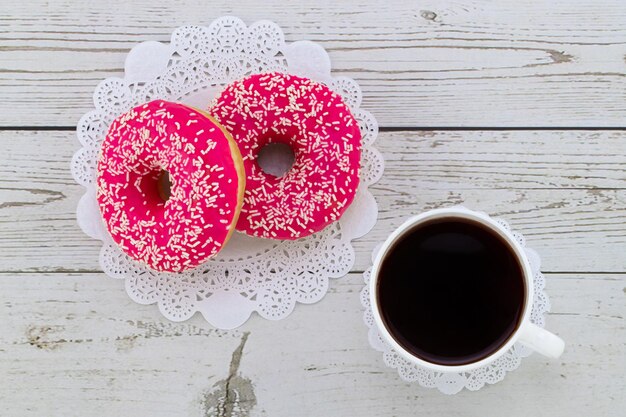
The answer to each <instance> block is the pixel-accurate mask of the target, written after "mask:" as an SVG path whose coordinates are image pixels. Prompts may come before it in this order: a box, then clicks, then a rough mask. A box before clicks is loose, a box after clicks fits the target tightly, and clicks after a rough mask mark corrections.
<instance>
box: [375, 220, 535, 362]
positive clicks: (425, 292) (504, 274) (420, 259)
mask: <svg viewBox="0 0 626 417" xmlns="http://www.w3.org/2000/svg"><path fill="white" fill-rule="evenodd" d="M377 297H378V304H379V310H380V315H381V316H382V319H383V322H384V325H385V326H386V328H387V330H388V331H389V333H390V334H391V336H392V337H393V338H394V339H395V340H396V341H397V342H398V343H399V344H400V346H402V347H403V348H404V349H406V350H407V351H408V352H410V353H411V354H413V355H415V356H417V357H419V358H421V359H423V360H425V361H428V362H431V363H435V364H440V365H464V364H468V363H472V362H476V361H479V360H481V359H483V358H485V357H487V356H489V355H491V354H492V353H494V352H495V351H497V350H498V349H499V348H500V347H501V346H502V345H504V344H505V343H506V342H507V340H508V339H509V338H510V337H511V336H512V335H513V333H515V330H516V329H517V327H518V326H519V323H520V320H521V318H522V315H523V312H524V311H523V310H524V303H525V297H526V290H525V284H524V270H523V267H522V265H521V263H520V260H519V259H518V257H517V256H516V254H515V251H514V250H513V248H512V247H511V246H510V244H509V243H508V242H507V241H506V240H504V238H502V237H501V236H500V235H499V234H497V232H495V231H494V230H491V229H490V228H489V227H488V226H485V225H483V224H481V223H478V222H476V221H473V220H468V219H463V218H455V217H452V218H446V219H435V220H430V221H426V222H424V223H421V224H418V225H416V226H415V227H414V228H412V229H409V230H407V231H405V232H404V233H403V234H402V235H401V236H400V237H399V238H398V239H397V240H396V241H395V242H394V243H393V244H392V246H390V247H389V249H388V250H387V252H386V254H385V255H384V258H383V260H382V263H381V266H380V270H379V272H378V287H377Z"/></svg>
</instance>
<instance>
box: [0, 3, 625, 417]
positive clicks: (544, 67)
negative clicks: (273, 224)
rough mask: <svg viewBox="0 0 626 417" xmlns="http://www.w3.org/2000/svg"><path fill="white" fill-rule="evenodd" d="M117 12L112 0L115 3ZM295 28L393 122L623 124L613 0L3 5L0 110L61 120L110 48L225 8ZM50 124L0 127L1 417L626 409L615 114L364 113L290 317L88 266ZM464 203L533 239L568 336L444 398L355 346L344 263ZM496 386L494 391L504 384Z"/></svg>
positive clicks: (73, 191) (621, 159)
mask: <svg viewBox="0 0 626 417" xmlns="http://www.w3.org/2000/svg"><path fill="white" fill-rule="evenodd" d="M120 12H123V13H120ZM227 13H230V14H236V15H239V16H241V17H242V18H244V19H245V20H246V21H248V22H251V21H254V20H258V19H261V18H270V19H273V20H275V21H276V22H277V23H279V24H280V25H281V27H283V28H284V30H285V33H286V35H287V37H288V39H289V40H297V39H304V38H306V39H312V40H315V41H319V42H322V43H323V45H324V46H325V47H326V48H327V49H328V50H329V51H330V53H331V57H332V59H333V61H334V67H336V68H338V70H339V72H341V73H344V74H346V75H349V76H352V77H354V78H355V79H357V80H358V81H359V84H360V85H362V86H363V91H364V100H365V103H366V105H365V107H367V108H368V110H371V111H373V112H374V113H375V114H376V116H377V118H378V120H379V121H380V123H381V126H382V128H383V130H384V128H386V127H390V126H407V127H409V128H411V127H417V126H453V127H455V126H456V127H458V126H463V125H474V126H477V125H482V126H495V127H498V126H500V127H502V126H619V125H623V121H624V120H626V118H625V117H624V116H626V107H625V104H624V103H626V101H625V100H624V91H625V90H626V88H625V87H626V85H625V84H624V80H625V78H624V75H623V74H624V73H626V61H624V55H626V46H625V44H624V39H626V29H625V27H624V24H623V23H624V19H625V18H626V4H625V3H624V2H622V1H620V0H601V1H594V2H592V1H580V2H567V1H564V0H557V1H553V2H550V3H546V2H520V1H518V0H516V1H514V0H506V1H499V2H482V1H473V0H443V1H430V0H428V1H416V2H405V1H400V0H391V1H388V2H386V3H385V7H380V5H379V3H373V2H372V3H370V4H366V3H359V2H356V1H349V2H329V3H328V2H327V3H323V4H320V5H312V4H310V3H304V2H288V3H285V2H279V1H277V0H268V1H264V2H253V1H250V0H246V1H243V2H237V3H236V4H234V3H233V2H225V1H222V0H217V1H215V2H212V3H211V7H208V6H207V4H204V3H201V2H191V1H183V5H181V4H180V3H178V2H175V3H168V4H165V5H163V7H162V8H157V7H155V6H154V5H153V3H152V2H147V1H146V0H139V1H137V2H133V3H132V5H131V4H130V3H128V2H124V1H121V0H119V1H118V0H112V1H110V2H106V3H97V4H96V3H93V4H89V5H88V6H87V5H77V4H76V3H75V2H74V3H72V2H69V1H67V0H59V1H55V2H43V0H37V1H33V2H13V3H11V4H8V3H7V4H6V5H3V15H4V16H5V19H4V20H3V21H2V22H3V23H2V29H3V39H2V41H0V51H2V53H0V73H1V75H0V126H41V127H45V126H73V125H74V124H75V123H76V121H77V119H78V117H79V116H80V115H81V114H83V113H84V112H85V111H86V110H87V109H88V108H89V107H90V97H91V93H92V91H93V88H94V86H95V85H96V84H97V82H98V81H99V80H100V79H102V78H104V77H107V76H111V75H115V74H116V73H118V74H119V73H120V72H121V68H122V63H123V57H124V55H125V54H126V52H127V50H128V49H129V48H130V47H131V46H132V45H134V44H135V43H137V42H140V41H143V40H161V41H165V40H167V39H168V37H169V33H170V32H171V30H172V29H173V28H175V27H177V26H179V25H182V24H187V23H200V24H206V23H207V22H209V21H211V20H212V19H213V18H214V17H216V16H219V15H223V14H227ZM74 137H75V135H74V132H69V131H44V130H39V131H37V130H35V131H16V130H4V131H0V151H1V152H0V318H1V320H0V323H1V324H0V375H1V377H0V404H2V407H3V412H2V413H1V414H2V415H7V416H40V415H51V416H56V415H64V416H65V415H67V416H74V415H79V416H81V417H89V416H120V415H132V416H144V415H150V416H172V415H184V416H194V417H195V416H202V417H207V416H270V417H276V416H290V417H310V416H329V417H333V416H357V415H358V416H405V415H446V416H490V415H495V416H499V415H503V414H507V415H510V416H534V415H550V416H563V417H566V416H567V417H570V416H575V415H584V416H591V415H593V416H596V415H597V416H610V417H611V416H621V415H623V410H624V409H626V397H625V396H624V395H623V390H624V387H625V386H626V376H625V375H626V361H625V358H626V344H625V343H626V342H625V341H626V330H625V327H624V315H625V314H626V174H625V172H626V171H625V168H626V132H624V131H483V132H480V131H463V130H457V131H434V132H433V131H415V130H414V131H394V132H388V131H387V132H382V133H381V134H380V142H379V148H380V149H381V151H382V152H383V154H384V155H385V158H386V167H387V168H386V172H385V176H384V177H383V179H382V180H381V181H380V182H379V183H378V184H377V186H376V187H375V188H374V190H373V192H374V193H375V194H376V197H377V200H378V201H379V202H380V210H381V211H380V221H379V223H378V224H377V225H376V227H375V229H374V230H373V231H372V232H371V233H370V234H368V235H367V236H366V237H364V238H363V239H361V240H359V241H358V242H357V244H356V249H357V262H356V265H355V271H354V273H351V274H349V275H348V276H347V277H345V278H342V279H339V280H335V281H332V283H331V288H330V290H329V293H328V295H327V296H326V297H325V298H324V299H323V300H322V301H321V302H320V303H318V304H315V305H311V306H306V305H301V306H298V308H296V310H295V312H294V313H293V315H291V316H290V317H289V318H287V319H286V320H282V321H278V322H269V321H266V320H261V319H258V317H254V318H253V319H252V320H250V322H248V323H246V324H245V325H244V326H243V327H242V328H241V329H238V330H236V331H232V332H223V331H217V330H214V329H211V328H210V327H209V326H208V325H207V324H206V322H204V321H203V320H202V319H201V318H199V317H194V318H193V319H192V320H190V321H189V322H185V323H170V322H167V321H165V320H164V319H163V318H162V317H161V316H160V314H159V313H158V311H156V308H155V307H154V306H140V305H137V304H134V303H133V302H132V301H130V300H129V299H128V298H127V296H126V294H125V292H124V290H123V288H122V287H123V283H122V282H120V281H116V280H112V279H108V278H106V277H105V276H104V275H103V274H101V273H98V272H96V271H98V265H97V252H98V249H99V245H98V242H97V241H94V240H91V239H89V238H88V237H86V236H85V235H84V234H83V233H81V232H80V230H79V229H78V227H77V225H76V222H75V214H74V211H75V207H76V203H77V201H78V198H79V197H80V193H81V190H80V187H78V186H77V185H76V184H74V183H73V181H72V179H71V177H70V175H69V160H70V158H71V155H72V154H73V152H74V150H75V149H76V147H77V146H78V145H77V143H76V141H75V139H74ZM456 203H464V204H466V205H468V206H470V207H476V208H480V209H482V210H485V211H488V212H489V213H491V214H495V215H498V216H502V217H504V218H506V219H508V220H510V222H511V223H512V225H513V226H514V227H515V228H516V229H519V230H520V231H522V232H523V233H524V235H525V236H526V237H527V238H528V240H529V245H531V246H532V247H533V248H536V249H537V250H539V251H540V252H541V255H542V259H543V261H544V270H546V271H549V272H550V273H548V274H547V287H548V291H549V294H550V297H551V300H552V306H553V308H552V313H551V314H550V315H549V316H548V327H549V328H550V329H551V330H554V331H555V332H556V333H558V334H559V335H560V336H562V337H563V338H564V339H565V340H566V343H567V347H566V351H565V354H564V356H563V357H562V358H561V359H560V360H558V361H556V362H550V361H548V360H544V359H542V358H540V357H538V356H533V357H532V358H530V359H528V360H527V361H525V362H524V364H523V366H522V367H521V368H520V369H519V370H517V371H516V372H514V373H511V374H510V375H508V376H507V377H506V379H505V380H504V381H503V382H502V383H500V384H497V385H496V386H493V387H488V388H486V389H484V390H481V391H479V392H476V393H469V392H462V393H461V394H459V395H457V396H454V397H446V396H443V395H441V394H439V393H438V392H437V391H433V390H425V389H422V388H420V387H418V386H416V385H410V384H406V383H404V382H402V381H401V380H400V379H399V378H398V377H397V375H396V373H395V372H394V371H393V370H391V369H388V368H386V367H385V366H384V365H383V363H382V359H381V358H380V355H379V354H378V353H377V352H374V351H373V350H372V349H370V348H369V345H368V343H367V337H366V328H365V326H364V325H363V324H362V318H361V317H362V312H361V306H360V304H359V300H358V293H359V291H360V289H361V287H362V285H363V284H362V279H361V276H360V274H359V273H358V271H361V270H363V269H364V268H365V267H366V266H367V263H368V260H369V257H370V252H371V249H372V248H373V247H374V246H375V245H376V244H377V243H378V242H380V241H381V240H382V239H383V238H384V236H385V234H386V233H388V232H389V231H390V230H391V229H392V228H393V227H395V226H397V225H399V224H400V223H401V221H402V220H403V219H404V218H405V217H407V216H408V215H410V214H413V213H416V212H419V211H422V210H425V209H428V208H433V207H438V206H441V205H451V204H456ZM505 404H506V405H505Z"/></svg>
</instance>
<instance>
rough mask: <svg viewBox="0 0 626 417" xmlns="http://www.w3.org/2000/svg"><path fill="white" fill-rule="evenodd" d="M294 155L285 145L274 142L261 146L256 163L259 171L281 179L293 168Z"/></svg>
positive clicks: (290, 148)
mask: <svg viewBox="0 0 626 417" xmlns="http://www.w3.org/2000/svg"><path fill="white" fill-rule="evenodd" d="M295 160H296V155H295V153H294V152H293V148H292V147H291V146H289V145H288V144H286V143H282V142H274V143H268V144H267V145H265V146H263V147H262V148H261V150H260V151H259V156H258V157H257V163H258V164H259V167H261V170H262V171H263V172H265V173H266V174H268V175H272V176H274V177H277V178H279V177H282V176H283V175H285V174H286V173H287V172H288V171H289V170H290V169H291V167H292V166H293V163H294V162H295Z"/></svg>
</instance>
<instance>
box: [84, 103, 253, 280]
mask: <svg viewBox="0 0 626 417" xmlns="http://www.w3.org/2000/svg"><path fill="white" fill-rule="evenodd" d="M96 181H97V200H98V205H99V207H100V211H101V213H102V217H103V219H104V222H105V224H106V226H107V229H108V231H109V233H110V235H111V237H112V238H113V240H114V241H115V243H117V245H118V246H119V247H120V248H121V249H122V250H123V251H124V252H125V253H126V254H127V255H128V256H130V257H131V258H133V259H135V260H137V261H139V262H142V263H143V264H145V265H147V266H148V267H150V268H152V269H155V270H157V271H167V272H181V271H184V270H187V269H191V268H194V267H196V266H198V265H200V264H201V263H202V262H204V261H206V260H207V259H209V258H211V257H213V256H215V255H216V254H217V253H218V252H219V251H220V249H221V248H222V247H223V246H224V245H225V244H226V242H227V240H228V238H229V237H230V235H231V234H232V232H233V230H234V228H235V227H234V226H235V224H236V222H237V218H238V216H239V213H240V209H241V204H242V201H243V191H244V188H245V175H244V171H243V161H242V159H241V154H240V153H239V150H238V148H237V145H236V144H235V142H234V141H233V140H232V137H231V135H230V133H228V132H227V131H226V130H224V129H223V128H222V127H221V126H220V125H219V124H218V123H217V122H215V121H214V120H213V119H212V118H211V117H209V116H208V115H206V114H204V113H202V112H201V111H199V110H196V109H193V108H191V107H187V106H184V105H182V104H177V103H170V102H166V101H161V100H157V101H152V102H150V103H147V104H143V105H140V106H138V107H135V108H133V109H132V110H130V111H129V112H128V113H125V114H123V115H121V116H119V117H118V118H117V119H115V120H114V121H113V123H112V124H111V126H110V128H109V130H108V132H107V135H106V138H105V139H104V141H103V143H102V148H101V153H100V158H99V160H98V167H97V178H96Z"/></svg>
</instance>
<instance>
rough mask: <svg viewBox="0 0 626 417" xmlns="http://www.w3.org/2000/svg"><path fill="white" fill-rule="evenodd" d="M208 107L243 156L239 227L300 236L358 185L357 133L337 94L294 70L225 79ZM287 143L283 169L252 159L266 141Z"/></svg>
mask: <svg viewBox="0 0 626 417" xmlns="http://www.w3.org/2000/svg"><path fill="white" fill-rule="evenodd" d="M209 113H211V114H212V115H213V117H215V118H216V119H217V121H218V122H220V123H221V124H223V125H224V127H225V128H226V129H228V130H229V131H230V132H231V133H232V135H233V138H234V139H235V141H236V142H237V144H238V145H239V150H240V151H241V154H242V156H243V162H244V167H245V170H246V192H245V194H244V202H243V206H242V209H241V216H240V217H239V221H238V222H237V230H239V231H242V232H244V233H246V234H249V235H252V236H259V237H265V238H273V239H298V238H301V237H304V236H308V235H310V234H312V233H315V232H318V231H320V230H322V229H323V228H324V227H326V226H327V225H328V224H330V223H332V222H334V221H336V220H337V219H339V218H340V217H341V215H342V214H343V213H344V211H345V210H346V208H347V207H348V206H349V205H350V203H351V202H352V200H353V199H354V195H355V193H356V189H357V186H358V185H359V166H360V148H361V133H360V131H359V125H358V123H357V121H356V120H355V119H354V116H352V113H351V112H350V109H349V108H348V106H347V105H346V103H345V102H344V101H343V100H342V98H341V97H340V96H339V95H338V94H336V93H334V92H333V91H332V90H330V89H329V88H328V87H326V86H325V85H323V84H320V83H317V82H314V81H311V80H309V79H306V78H301V77H297V76H294V75H287V74H279V73H269V74H257V75H252V76H249V77H247V78H244V79H243V80H240V81H236V82H234V83H233V84H230V85H229V86H227V87H226V89H225V90H224V91H222V93H221V94H220V95H219V96H218V97H217V98H216V99H215V101H214V102H213V103H212V105H211V108H210V109H209ZM277 142H279V143H286V144H288V145H290V146H291V148H292V150H293V153H294V156H295V160H294V164H293V166H292V167H291V169H290V170H289V171H288V172H287V173H285V174H284V175H283V176H281V177H276V176H274V175H271V174H267V173H265V172H264V171H263V170H262V169H261V167H260V166H259V164H258V163H257V157H258V154H259V151H260V150H261V149H262V148H263V147H264V146H265V145H267V144H269V143H277Z"/></svg>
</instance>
